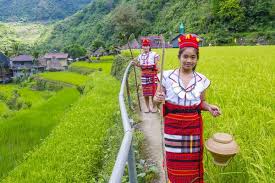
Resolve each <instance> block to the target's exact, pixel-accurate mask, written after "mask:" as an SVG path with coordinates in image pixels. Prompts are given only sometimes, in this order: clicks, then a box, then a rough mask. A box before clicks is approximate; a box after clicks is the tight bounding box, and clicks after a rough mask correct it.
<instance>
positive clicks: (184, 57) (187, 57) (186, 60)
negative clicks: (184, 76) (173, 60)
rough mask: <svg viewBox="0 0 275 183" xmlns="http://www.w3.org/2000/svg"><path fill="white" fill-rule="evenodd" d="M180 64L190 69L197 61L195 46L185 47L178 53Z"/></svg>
mask: <svg viewBox="0 0 275 183" xmlns="http://www.w3.org/2000/svg"><path fill="white" fill-rule="evenodd" d="M179 60H180V65H181V68H182V69H184V70H192V69H193V68H194V67H195V66H196V65H197V62H198V56H197V53H196V50H195V48H192V47H187V48H185V50H184V51H183V52H182V53H181V55H180V58H179Z"/></svg>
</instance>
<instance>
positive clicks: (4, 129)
mask: <svg viewBox="0 0 275 183" xmlns="http://www.w3.org/2000/svg"><path fill="white" fill-rule="evenodd" d="M78 97H79V93H78V92H77V90H76V89H64V90H61V91H60V92H58V93H57V94H56V95H55V96H54V97H52V98H51V99H49V101H48V102H47V103H45V104H43V105H40V106H37V107H34V108H32V109H29V110H23V111H19V112H17V113H16V114H15V115H14V116H13V117H11V118H8V119H6V120H4V119H2V120H1V119H0V144H1V146H0V157H1V158H0V179H1V178H3V177H4V176H5V175H7V173H8V172H9V171H10V170H12V169H13V168H14V167H16V166H17V165H19V164H20V162H21V161H22V160H23V159H24V156H26V153H28V152H29V151H31V150H33V148H34V147H35V146H37V145H39V144H40V143H41V142H42V140H43V139H44V138H46V137H47V135H48V134H49V133H50V132H51V130H52V129H53V128H54V126H56V124H58V123H59V122H60V118H61V117H62V115H64V114H65V113H66V109H68V108H69V107H70V105H71V104H72V103H73V102H75V101H76V100H77V99H78Z"/></svg>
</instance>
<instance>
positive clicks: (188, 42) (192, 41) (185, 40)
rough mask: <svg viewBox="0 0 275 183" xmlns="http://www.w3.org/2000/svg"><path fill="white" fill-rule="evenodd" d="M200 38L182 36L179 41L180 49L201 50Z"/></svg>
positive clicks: (187, 35) (188, 35)
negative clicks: (191, 48)
mask: <svg viewBox="0 0 275 183" xmlns="http://www.w3.org/2000/svg"><path fill="white" fill-rule="evenodd" d="M199 41H200V40H199V38H197V37H195V36H192V35H191V34H185V35H181V36H180V37H179V39H178V42H179V48H180V49H181V48H184V47H193V48H197V49H198V48H199Z"/></svg>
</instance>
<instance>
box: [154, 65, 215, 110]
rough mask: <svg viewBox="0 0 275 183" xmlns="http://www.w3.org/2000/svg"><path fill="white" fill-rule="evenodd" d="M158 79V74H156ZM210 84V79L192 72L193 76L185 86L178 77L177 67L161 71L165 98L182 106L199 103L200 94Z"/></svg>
mask: <svg viewBox="0 0 275 183" xmlns="http://www.w3.org/2000/svg"><path fill="white" fill-rule="evenodd" d="M158 77H159V79H160V75H158ZM209 85H210V81H209V80H208V79H207V78H206V77H205V76H204V75H202V74H200V73H198V72H195V71H194V72H193V78H192V79H191V81H190V82H189V84H188V86H187V87H185V86H184V84H183V82H182V80H181V79H180V77H179V69H176V70H168V71H164V72H163V78H162V86H163V87H164V88H165V100H166V101H168V102H171V103H173V104H177V105H182V106H192V105H198V104H200V103H201V94H202V92H203V91H204V90H205V89H207V88H208V87H209Z"/></svg>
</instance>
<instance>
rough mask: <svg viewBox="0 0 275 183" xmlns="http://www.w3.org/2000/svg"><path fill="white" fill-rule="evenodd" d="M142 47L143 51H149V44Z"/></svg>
mask: <svg viewBox="0 0 275 183" xmlns="http://www.w3.org/2000/svg"><path fill="white" fill-rule="evenodd" d="M142 49H143V51H144V52H145V53H148V52H149V51H150V46H142Z"/></svg>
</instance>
